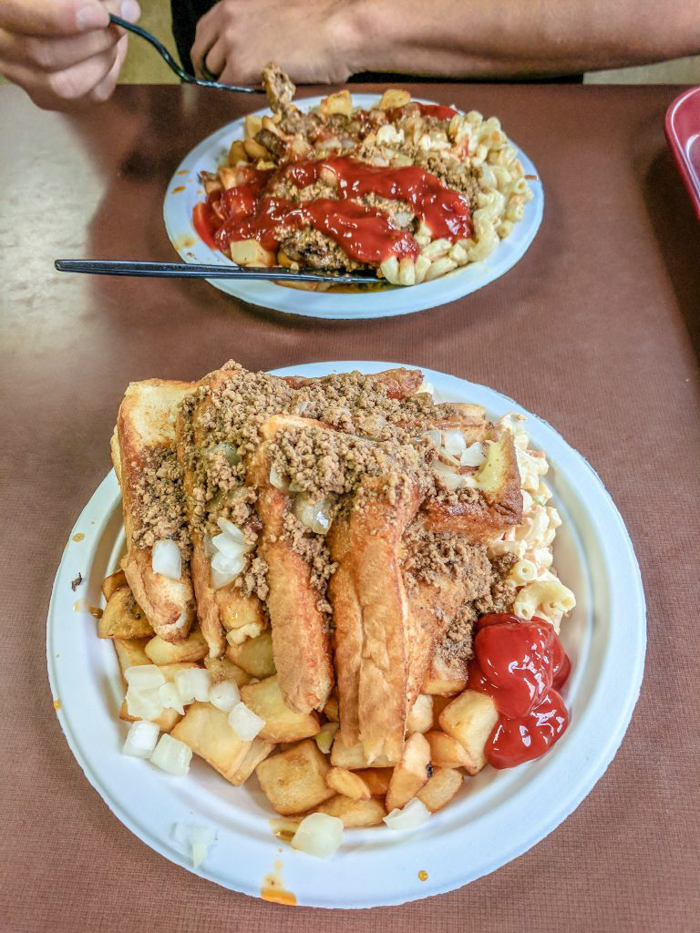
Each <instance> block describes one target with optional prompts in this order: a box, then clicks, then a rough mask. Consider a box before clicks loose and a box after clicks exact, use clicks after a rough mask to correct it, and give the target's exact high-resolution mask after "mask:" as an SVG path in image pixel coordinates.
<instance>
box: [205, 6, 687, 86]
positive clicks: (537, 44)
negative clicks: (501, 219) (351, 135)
mask: <svg viewBox="0 0 700 933" xmlns="http://www.w3.org/2000/svg"><path fill="white" fill-rule="evenodd" d="M696 51H700V0H667V2H666V4H665V7H664V9H663V12H660V7H659V4H658V2H657V0H618V2H616V3H609V2H607V0H467V2H465V0H433V2H431V3H429V4H427V3H425V2H424V0H348V2H346V3H340V2H336V0H321V2H313V0H221V2H219V3H217V4H216V5H215V6H214V7H213V8H212V9H211V10H210V11H209V12H208V13H207V14H206V15H205V16H203V17H202V18H201V20H200V21H199V25H198V27H197V38H196V40H195V44H194V46H193V48H192V59H193V62H194V63H195V66H197V67H201V62H202V59H203V58H204V57H205V56H206V64H207V67H208V68H209V69H210V70H211V71H212V72H214V73H215V74H219V75H220V76H221V79H222V80H223V81H229V82H235V83H252V82H255V81H257V80H258V78H259V74H260V70H261V68H262V66H263V65H265V64H266V63H267V62H268V61H270V60H274V61H276V62H277V63H278V64H280V65H281V67H282V68H283V69H285V70H286V71H288V73H289V74H290V76H291V77H292V79H293V80H295V81H298V82H305V83H315V82H340V81H344V80H346V79H347V78H348V77H349V75H351V74H356V73H361V72H363V71H394V72H398V73H415V74H425V75H436V76H454V77H477V78H507V77H513V76H521V77H522V76H533V77H534V76H546V75H557V74H570V73H573V72H577V71H588V70H595V69H597V68H610V67H620V66H624V65H634V64H642V63H645V62H651V61H659V60H663V59H668V58H675V57H679V56H682V55H688V54H691V53H693V52H696Z"/></svg>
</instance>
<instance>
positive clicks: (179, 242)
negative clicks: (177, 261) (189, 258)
mask: <svg viewBox="0 0 700 933" xmlns="http://www.w3.org/2000/svg"><path fill="white" fill-rule="evenodd" d="M196 242H197V241H196V240H195V238H194V237H193V236H192V235H191V234H189V233H181V234H180V236H176V237H175V239H174V240H173V246H174V247H175V249H176V250H185V249H192V247H193V246H194V245H195V244H196Z"/></svg>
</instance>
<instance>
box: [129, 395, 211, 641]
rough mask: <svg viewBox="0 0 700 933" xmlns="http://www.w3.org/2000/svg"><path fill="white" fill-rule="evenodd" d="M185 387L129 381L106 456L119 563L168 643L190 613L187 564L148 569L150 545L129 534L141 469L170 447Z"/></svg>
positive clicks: (141, 501)
mask: <svg viewBox="0 0 700 933" xmlns="http://www.w3.org/2000/svg"><path fill="white" fill-rule="evenodd" d="M191 389H192V384H191V383H189V382H174V381H166V380H161V379H148V380H145V381H144V382H132V383H131V384H130V385H129V387H128V388H127V390H126V393H125V395H124V399H123V401H122V403H121V405H120V407H119V414H118V416H117V426H116V428H115V432H114V436H113V438H112V442H111V452H112V461H113V463H114V468H115V472H116V474H117V478H118V480H119V483H120V486H121V489H122V500H123V510H124V527H125V531H126V539H127V555H126V557H125V558H124V559H123V561H122V568H123V570H124V573H125V574H126V578H127V581H128V583H129V586H130V587H131V590H132V592H133V593H134V596H135V598H136V600H137V601H138V603H139V604H140V605H141V607H142V608H143V610H144V612H145V613H146V615H147V617H148V619H149V621H150V622H151V624H152V625H153V628H154V629H155V631H156V632H157V634H159V635H160V636H161V637H162V638H164V639H165V640H166V641H171V642H176V641H180V640H181V639H183V638H186V637H187V634H188V632H189V629H190V627H191V625H192V622H193V621H194V617H195V616H194V598H193V592H192V583H191V580H190V574H189V568H188V567H187V565H186V562H185V561H183V568H182V577H181V579H180V580H171V579H169V578H168V577H164V576H163V575H162V574H156V573H153V569H152V566H151V548H150V547H142V546H139V545H138V544H137V542H136V541H135V535H136V533H137V531H138V530H139V528H140V518H139V515H140V511H141V509H142V508H144V507H145V505H146V501H145V495H146V494H147V491H148V489H147V483H144V477H145V471H146V468H147V466H148V464H149V463H150V462H152V458H153V456H154V455H158V454H160V453H161V452H163V451H165V450H174V447H175V423H176V416H177V409H178V406H179V404H180V402H181V401H182V399H183V398H184V396H185V395H186V394H187V392H189V391H190V390H191ZM144 490H145V491H144Z"/></svg>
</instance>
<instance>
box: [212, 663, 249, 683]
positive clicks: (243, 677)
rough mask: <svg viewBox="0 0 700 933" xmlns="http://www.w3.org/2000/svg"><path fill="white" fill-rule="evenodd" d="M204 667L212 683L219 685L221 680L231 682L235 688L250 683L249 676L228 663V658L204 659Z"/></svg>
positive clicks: (235, 665)
mask: <svg viewBox="0 0 700 933" xmlns="http://www.w3.org/2000/svg"><path fill="white" fill-rule="evenodd" d="M204 666H205V667H206V669H207V670H208V671H209V673H210V674H211V679H212V683H215V684H219V683H221V681H222V680H232V681H233V682H234V683H235V684H236V686H237V687H243V686H245V684H247V683H250V674H248V673H247V672H246V671H244V670H243V668H242V667H239V666H238V665H237V664H234V663H233V661H229V659H228V658H205V659H204Z"/></svg>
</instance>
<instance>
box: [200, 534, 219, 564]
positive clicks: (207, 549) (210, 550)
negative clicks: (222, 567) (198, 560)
mask: <svg viewBox="0 0 700 933" xmlns="http://www.w3.org/2000/svg"><path fill="white" fill-rule="evenodd" d="M203 540H204V553H205V554H206V555H207V557H208V558H210V559H211V558H212V557H213V556H214V555H215V554H216V553H218V552H217V550H216V548H215V547H214V545H213V544H212V543H211V542H212V539H211V538H210V537H209V535H205V536H204V539H203Z"/></svg>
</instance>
